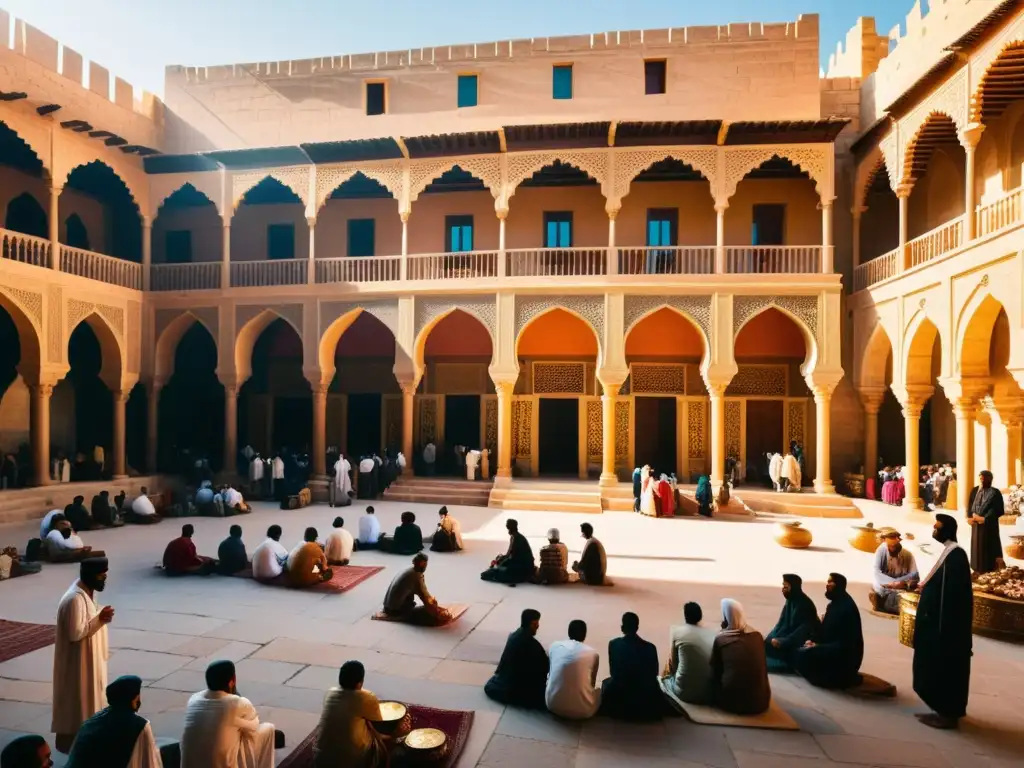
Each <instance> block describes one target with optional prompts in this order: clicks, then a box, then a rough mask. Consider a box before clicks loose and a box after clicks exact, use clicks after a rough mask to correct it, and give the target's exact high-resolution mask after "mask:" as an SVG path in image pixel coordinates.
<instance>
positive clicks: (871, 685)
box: [844, 617, 896, 699]
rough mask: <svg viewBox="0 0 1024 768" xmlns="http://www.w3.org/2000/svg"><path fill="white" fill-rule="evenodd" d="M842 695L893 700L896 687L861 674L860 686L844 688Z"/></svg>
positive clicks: (872, 676) (879, 679)
mask: <svg viewBox="0 0 1024 768" xmlns="http://www.w3.org/2000/svg"><path fill="white" fill-rule="evenodd" d="M893 618H896V617H893ZM844 693H848V694H850V695H851V696H856V697H858V698H861V699H893V698H895V697H896V686H895V685H893V684H892V683H890V682H889V681H888V680H883V679H882V678H880V677H875V676H874V675H869V674H868V673H866V672H861V673H860V685H855V686H853V687H852V688H846V689H844Z"/></svg>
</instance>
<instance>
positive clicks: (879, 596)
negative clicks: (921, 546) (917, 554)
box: [868, 531, 919, 614]
mask: <svg viewBox="0 0 1024 768" xmlns="http://www.w3.org/2000/svg"><path fill="white" fill-rule="evenodd" d="M901 538H902V537H901V536H900V534H899V531H887V532H886V533H884V534H882V543H881V544H879V545H878V549H877V550H875V568H874V574H873V575H874V584H873V586H874V589H872V590H871V592H869V593H868V600H870V601H871V607H872V608H873V609H875V610H876V611H882V612H883V613H892V614H899V612H900V592H904V591H906V590H914V589H917V582H918V581H919V576H918V572H917V563H916V562H915V561H914V554H913V553H912V552H911V551H910V550H909V549H907V548H906V547H904V546H903V545H902V544H901V543H900V541H901Z"/></svg>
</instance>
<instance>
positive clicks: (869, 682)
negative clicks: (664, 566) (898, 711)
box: [844, 672, 896, 699]
mask: <svg viewBox="0 0 1024 768" xmlns="http://www.w3.org/2000/svg"><path fill="white" fill-rule="evenodd" d="M844 692H845V693H848V694H850V695H851V696H857V697H858V698H862V699H892V698H895V697H896V686H895V685H893V684H892V683H890V682H889V681H888V680H883V679H882V678H880V677H875V676H874V675H869V674H868V673H867V672H861V673H860V685H855V686H853V687H852V688H845V689H844Z"/></svg>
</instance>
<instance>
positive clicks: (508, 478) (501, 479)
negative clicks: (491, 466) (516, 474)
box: [494, 473, 512, 488]
mask: <svg viewBox="0 0 1024 768" xmlns="http://www.w3.org/2000/svg"><path fill="white" fill-rule="evenodd" d="M511 485H512V474H511V473H509V474H507V475H502V474H497V475H495V476H494V487H495V488H509V487H510V486H511Z"/></svg>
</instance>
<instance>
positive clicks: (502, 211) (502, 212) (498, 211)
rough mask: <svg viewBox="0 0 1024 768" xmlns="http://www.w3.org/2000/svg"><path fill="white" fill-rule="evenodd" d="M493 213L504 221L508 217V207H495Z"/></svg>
mask: <svg viewBox="0 0 1024 768" xmlns="http://www.w3.org/2000/svg"><path fill="white" fill-rule="evenodd" d="M494 215H495V216H497V217H498V219H499V220H500V221H504V220H505V219H507V218H508V208H495V209H494Z"/></svg>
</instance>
